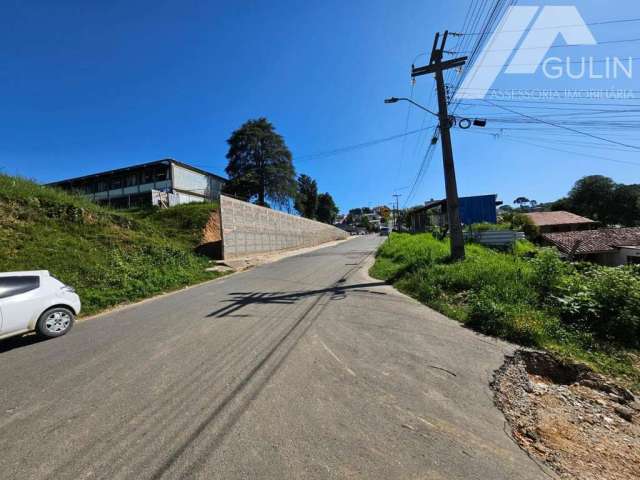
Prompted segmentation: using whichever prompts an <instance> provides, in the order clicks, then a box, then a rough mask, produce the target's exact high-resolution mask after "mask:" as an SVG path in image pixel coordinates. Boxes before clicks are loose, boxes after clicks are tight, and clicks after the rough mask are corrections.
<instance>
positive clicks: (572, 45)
mask: <svg viewBox="0 0 640 480" xmlns="http://www.w3.org/2000/svg"><path fill="white" fill-rule="evenodd" d="M631 42H640V38H625V39H620V40H605V41H602V42H600V41H599V42H598V43H597V44H595V45H584V44H579V43H575V44H567V45H552V46H548V45H546V46H539V47H520V48H518V50H550V49H552V48H571V47H585V48H586V47H599V46H600V45H611V44H615V43H631ZM511 51H513V48H496V49H489V50H485V52H511ZM447 53H448V54H450V55H459V54H465V53H469V51H461V52H459V51H447Z"/></svg>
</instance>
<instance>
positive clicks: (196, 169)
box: [47, 158, 228, 186]
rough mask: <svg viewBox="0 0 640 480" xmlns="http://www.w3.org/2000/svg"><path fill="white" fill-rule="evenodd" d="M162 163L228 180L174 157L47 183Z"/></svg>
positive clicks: (110, 173)
mask: <svg viewBox="0 0 640 480" xmlns="http://www.w3.org/2000/svg"><path fill="white" fill-rule="evenodd" d="M162 163H164V164H169V163H174V164H176V165H179V166H180V167H183V168H187V169H189V170H193V171H194V172H198V173H201V174H203V175H210V176H212V177H216V178H217V179H219V180H221V181H223V182H226V181H228V180H227V179H226V178H224V177H221V176H220V175H216V174H215V173H211V172H207V171H206V170H202V169H201V168H198V167H194V166H193V165H189V164H188V163H183V162H179V161H178V160H175V159H173V158H163V159H162V160H155V161H153V162H147V163H138V164H136V165H130V166H128V167H121V168H116V169H114V170H105V171H103V172H97V173H91V174H89V175H82V176H80V177H74V178H67V179H65V180H58V181H56V182H51V183H47V185H49V186H56V185H59V184H61V183H67V182H76V181H78V180H86V179H89V178H93V177H100V176H102V175H113V174H117V173H124V172H127V171H129V170H135V169H139V168H146V167H151V166H153V165H159V164H162Z"/></svg>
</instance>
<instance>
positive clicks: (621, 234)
mask: <svg viewBox="0 0 640 480" xmlns="http://www.w3.org/2000/svg"><path fill="white" fill-rule="evenodd" d="M542 241H543V242H544V243H546V244H547V245H552V246H554V247H557V248H558V250H560V251H561V252H562V253H563V254H565V255H566V256H568V257H569V258H571V259H574V260H586V261H591V262H594V263H599V264H600V265H608V266H619V265H625V264H640V227H629V228H601V229H599V230H580V231H572V232H556V233H546V234H543V235H542Z"/></svg>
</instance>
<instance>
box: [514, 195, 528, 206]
mask: <svg viewBox="0 0 640 480" xmlns="http://www.w3.org/2000/svg"><path fill="white" fill-rule="evenodd" d="M513 203H515V204H516V205H518V206H519V207H520V208H524V206H525V204H527V203H529V199H528V198H527V197H518V198H516V199H515V200H514V201H513Z"/></svg>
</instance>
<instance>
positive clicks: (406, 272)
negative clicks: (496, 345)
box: [370, 234, 640, 390]
mask: <svg viewBox="0 0 640 480" xmlns="http://www.w3.org/2000/svg"><path fill="white" fill-rule="evenodd" d="M530 250H531V248H530V245H527V244H521V245H520V246H519V247H518V248H517V249H516V253H515V254H514V255H511V254H503V253H499V252H495V251H492V250H490V249H487V248H485V247H482V246H480V245H468V247H467V259H466V260H465V261H463V262H459V263H449V262H448V260H447V257H448V255H449V247H448V244H447V243H446V242H442V241H438V240H436V239H434V238H433V237H432V236H431V235H430V234H424V235H407V234H394V235H392V236H391V238H390V240H389V241H388V242H385V244H383V246H382V247H381V248H380V250H379V251H378V255H377V257H376V263H375V264H374V266H373V267H372V268H371V272H370V273H371V275H372V276H374V277H376V278H379V279H383V280H386V281H389V282H390V283H392V284H393V285H394V286H396V288H398V289H399V290H401V291H403V292H405V293H407V294H408V295H411V296H412V297H414V298H417V299H418V300H420V301H421V302H423V303H425V304H427V305H429V306H431V307H432V308H434V309H436V310H438V311H440V312H442V313H444V314H445V315H448V316H449V317H451V318H454V319H456V320H459V321H461V322H463V323H465V324H467V325H468V326H470V327H471V328H474V329H476V330H478V331H480V332H482V333H485V334H489V335H493V336H498V337H501V338H505V339H507V340H511V341H513V342H516V343H520V344H523V345H529V346H534V347H538V348H544V349H547V350H550V351H553V352H555V353H556V354H559V355H560V356H562V357H565V358H571V359H574V360H579V361H582V362H585V363H587V364H589V365H591V366H592V367H593V368H594V369H595V370H598V371H600V372H603V373H607V374H610V375H613V376H616V377H618V378H619V379H620V380H622V381H623V382H624V383H626V384H627V385H629V386H631V387H632V388H634V389H635V390H640V368H639V366H638V352H637V351H634V350H628V349H627V350H625V349H623V348H621V347H619V346H615V345H607V344H603V343H602V342H597V341H595V340H594V339H593V338H592V336H590V335H588V334H586V333H585V332H581V331H579V330H575V329H571V328H567V327H566V326H565V325H563V324H562V323H561V322H560V321H559V319H558V317H557V315H555V313H554V312H553V310H552V309H549V308H546V307H545V306H544V301H543V298H544V295H541V291H540V289H541V288H542V289H544V285H540V281H539V278H538V276H537V273H536V270H535V267H534V266H533V265H532V262H531V261H529V260H528V259H526V258H525V257H524V256H523V254H524V253H526V252H527V251H530Z"/></svg>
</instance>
